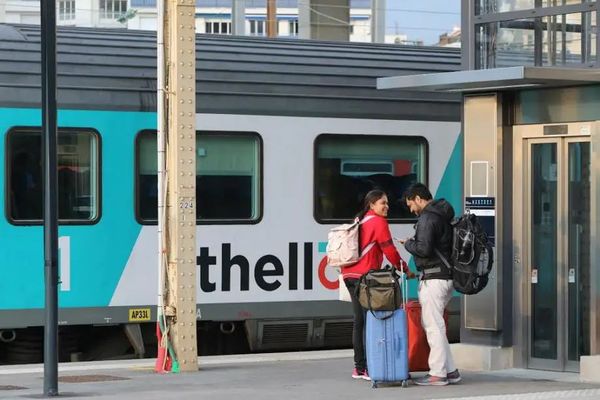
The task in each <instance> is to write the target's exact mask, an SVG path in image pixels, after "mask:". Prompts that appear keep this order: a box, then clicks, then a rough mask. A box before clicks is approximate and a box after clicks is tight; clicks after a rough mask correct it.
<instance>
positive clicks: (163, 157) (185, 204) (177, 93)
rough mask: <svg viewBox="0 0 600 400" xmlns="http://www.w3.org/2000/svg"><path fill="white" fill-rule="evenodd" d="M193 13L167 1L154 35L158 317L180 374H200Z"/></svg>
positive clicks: (187, 3)
mask: <svg viewBox="0 0 600 400" xmlns="http://www.w3.org/2000/svg"><path fill="white" fill-rule="evenodd" d="M195 10H196V4H195V0H167V1H166V3H165V8H164V10H162V11H164V14H163V15H164V17H163V23H164V25H163V29H164V34H162V33H159V35H158V41H159V47H161V45H164V47H163V48H162V49H159V56H158V59H159V65H158V67H159V76H160V78H159V85H160V87H159V96H164V98H162V99H161V100H159V105H160V106H161V109H159V121H158V127H159V130H163V129H164V130H166V134H164V133H163V132H161V133H160V134H159V137H160V138H161V139H162V138H166V146H165V143H164V142H163V143H160V142H159V146H158V150H159V153H158V160H159V197H160V198H161V200H166V201H165V202H162V201H159V231H160V234H161V237H160V239H159V244H160V247H159V260H161V261H160V262H159V265H160V270H159V304H158V305H159V316H158V318H159V324H162V323H164V325H161V327H162V328H164V331H163V334H167V335H168V339H169V342H170V343H172V349H173V352H174V357H175V360H173V361H174V362H176V363H177V364H175V363H174V365H178V367H179V369H180V370H181V371H197V370H198V351H197V345H196V127H195V126H196V124H195V121H196V70H195V65H196V35H195ZM162 40H164V43H161V41H162ZM162 57H164V58H165V60H164V63H163V62H162ZM163 66H164V69H163ZM163 85H164V87H162V86H163ZM162 107H164V109H163V108H162ZM161 163H164V164H161ZM165 188H166V193H165ZM165 205H166V208H165ZM159 346H160V344H159ZM173 370H175V368H173Z"/></svg>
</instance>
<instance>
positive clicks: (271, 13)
mask: <svg viewBox="0 0 600 400" xmlns="http://www.w3.org/2000/svg"><path fill="white" fill-rule="evenodd" d="M267 37H270V38H274V37H277V1H276V0H267Z"/></svg>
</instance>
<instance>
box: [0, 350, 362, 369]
mask: <svg viewBox="0 0 600 400" xmlns="http://www.w3.org/2000/svg"><path fill="white" fill-rule="evenodd" d="M352 354H353V352H352V350H324V351H302V352H290V353H262V354H234V355H226V356H204V357H198V365H199V367H200V368H202V366H203V365H219V364H244V363H261V362H277V361H308V360H327V359H332V358H348V357H352ZM155 361H156V359H154V358H148V359H142V360H121V361H88V362H73V363H60V364H59V366H58V370H59V372H68V371H98V370H109V369H145V368H154V363H155ZM42 372H44V365H43V364H24V365H3V366H0V375H16V374H38V373H42Z"/></svg>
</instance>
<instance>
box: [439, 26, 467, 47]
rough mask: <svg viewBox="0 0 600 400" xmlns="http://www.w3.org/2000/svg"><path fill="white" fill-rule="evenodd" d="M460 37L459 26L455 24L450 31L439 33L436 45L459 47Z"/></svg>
mask: <svg viewBox="0 0 600 400" xmlns="http://www.w3.org/2000/svg"><path fill="white" fill-rule="evenodd" d="M460 39H461V35H460V28H459V27H456V26H455V27H454V29H452V32H450V33H447V32H446V33H442V34H441V35H440V41H439V42H438V44H437V45H436V46H440V47H458V48H460Z"/></svg>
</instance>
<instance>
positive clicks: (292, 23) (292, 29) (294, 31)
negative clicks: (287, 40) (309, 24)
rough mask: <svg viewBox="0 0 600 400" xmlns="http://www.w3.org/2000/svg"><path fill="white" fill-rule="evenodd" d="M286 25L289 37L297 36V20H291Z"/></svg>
mask: <svg viewBox="0 0 600 400" xmlns="http://www.w3.org/2000/svg"><path fill="white" fill-rule="evenodd" d="M288 23H289V30H290V36H298V20H297V19H293V20H291V21H288Z"/></svg>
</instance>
